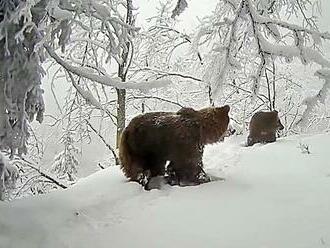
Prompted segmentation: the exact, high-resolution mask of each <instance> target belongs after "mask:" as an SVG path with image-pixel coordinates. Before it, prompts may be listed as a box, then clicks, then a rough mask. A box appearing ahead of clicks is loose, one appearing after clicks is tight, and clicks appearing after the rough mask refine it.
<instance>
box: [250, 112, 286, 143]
mask: <svg viewBox="0 0 330 248" xmlns="http://www.w3.org/2000/svg"><path fill="white" fill-rule="evenodd" d="M283 129H284V126H283V125H282V123H281V121H280V118H279V117H278V112H277V111H269V112H262V111H260V112H257V113H255V114H254V115H253V116H252V118H251V121H250V125H249V130H250V133H249V136H248V139H247V145H248V146H252V145H254V144H255V143H269V142H275V141H276V131H277V130H283Z"/></svg>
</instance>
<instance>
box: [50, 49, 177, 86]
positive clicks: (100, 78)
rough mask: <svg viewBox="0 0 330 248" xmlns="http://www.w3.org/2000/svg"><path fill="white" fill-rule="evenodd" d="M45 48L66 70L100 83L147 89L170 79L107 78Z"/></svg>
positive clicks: (164, 84)
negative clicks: (128, 79)
mask: <svg viewBox="0 0 330 248" xmlns="http://www.w3.org/2000/svg"><path fill="white" fill-rule="evenodd" d="M45 48H46V50H47V52H48V54H49V55H50V56H51V57H52V58H53V59H54V60H55V61H56V62H57V63H58V64H60V65H61V66H63V67H64V68H65V69H66V70H68V71H70V72H71V73H73V74H76V75H77V76H81V77H84V78H88V79H89V80H91V81H93V82H97V83H100V84H102V85H106V86H111V87H114V88H117V89H138V90H149V89H153V88H161V87H166V86H168V85H169V84H171V81H170V80H154V81H147V82H136V81H128V82H121V80H120V79H119V78H109V77H107V76H104V75H98V74H95V73H91V72H90V71H89V70H86V69H84V68H81V67H76V66H72V65H70V64H69V63H67V62H65V61H64V60H63V59H62V58H61V57H60V56H58V55H57V54H56V53H55V52H54V51H53V50H52V48H50V47H49V46H47V45H45Z"/></svg>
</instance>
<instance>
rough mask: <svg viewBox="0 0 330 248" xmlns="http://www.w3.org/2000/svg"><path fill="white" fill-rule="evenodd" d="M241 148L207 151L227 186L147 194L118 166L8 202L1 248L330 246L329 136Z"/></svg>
mask: <svg viewBox="0 0 330 248" xmlns="http://www.w3.org/2000/svg"><path fill="white" fill-rule="evenodd" d="M243 143H244V141H243V138H239V137H232V138H228V139H227V140H226V141H225V142H224V143H220V144H217V145H212V146H207V148H206V151H205V156H204V163H205V167H206V171H207V172H208V173H210V174H211V175H213V176H220V177H224V178H225V181H214V182H211V183H207V184H203V185H200V186H194V187H170V186H165V187H164V188H163V189H161V190H152V191H149V192H147V191H144V190H143V189H142V188H141V187H140V186H139V185H138V184H136V183H128V182H127V181H126V179H125V178H124V176H123V175H122V173H121V171H120V170H119V169H118V168H116V167H112V168H109V169H106V170H102V171H99V172H97V173H95V174H93V175H91V176H89V177H87V178H85V179H81V180H80V181H79V182H78V183H77V184H76V185H75V186H74V187H72V188H70V189H68V190H65V191H57V192H54V193H51V194H48V195H43V196H37V197H33V198H28V199H23V200H18V201H15V202H11V203H3V202H0V247H1V248H20V247H24V248H38V247H40V248H55V247H56V248H73V247H74V248H84V247H86V248H87V247H88V248H90V247H93V248H99V247H101V248H103V247H166V248H168V247H223V248H234V247H235V248H236V247H244V248H246V247H249V248H259V247H260V248H303V247H306V248H317V247H322V248H323V247H330V161H329V160H330V159H329V158H330V154H329V153H330V148H329V147H330V134H322V135H316V136H310V137H308V136H292V137H289V138H285V139H279V140H278V142H276V143H273V144H267V145H260V144H258V145H255V146H253V147H243V146H242V144H243ZM300 143H303V144H307V145H309V148H310V151H311V154H306V153H302V151H301V149H300V148H299V144H300Z"/></svg>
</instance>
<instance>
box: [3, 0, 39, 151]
mask: <svg viewBox="0 0 330 248" xmlns="http://www.w3.org/2000/svg"><path fill="white" fill-rule="evenodd" d="M44 2H45V1H37V3H35V1H18V0H1V1H0V21H1V22H0V149H10V150H11V154H12V155H13V154H14V153H16V152H18V154H22V153H26V151H27V148H26V142H27V139H28V137H29V132H28V125H29V121H32V120H33V119H34V118H35V117H36V119H37V121H39V122H42V120H43V112H44V108H45V107H44V102H43V98H42V93H43V91H42V89H41V87H40V84H41V77H42V75H43V73H44V72H43V69H42V68H41V62H42V60H43V54H42V52H41V51H40V50H38V49H37V44H38V42H40V40H41V39H42V32H41V31H40V30H39V29H38V28H39V26H40V25H41V24H42V21H43V19H44V16H45V11H39V8H40V7H41V6H42V5H43V4H44Z"/></svg>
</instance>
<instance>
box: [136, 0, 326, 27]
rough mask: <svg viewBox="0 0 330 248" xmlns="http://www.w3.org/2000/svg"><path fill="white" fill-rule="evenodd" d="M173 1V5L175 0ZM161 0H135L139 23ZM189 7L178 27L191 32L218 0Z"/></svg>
mask: <svg viewBox="0 0 330 248" xmlns="http://www.w3.org/2000/svg"><path fill="white" fill-rule="evenodd" d="M172 1H173V5H174V3H175V0H172ZM321 1H322V18H321V19H320V28H321V30H322V31H329V32H330V0H321ZM159 2H160V0H133V5H134V7H137V8H138V11H137V12H138V17H137V24H138V26H142V25H143V23H144V22H145V19H146V18H149V17H152V16H154V15H155V13H156V7H157V6H159ZM187 2H188V8H187V9H186V10H185V11H184V12H183V14H182V15H180V17H179V20H180V24H179V25H178V27H177V28H179V29H180V30H181V31H183V32H184V31H186V32H189V31H191V30H192V29H193V28H194V27H196V25H197V24H198V20H197V17H203V16H205V15H209V14H211V13H212V11H213V10H214V8H215V5H216V3H217V2H218V1H217V0H187Z"/></svg>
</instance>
